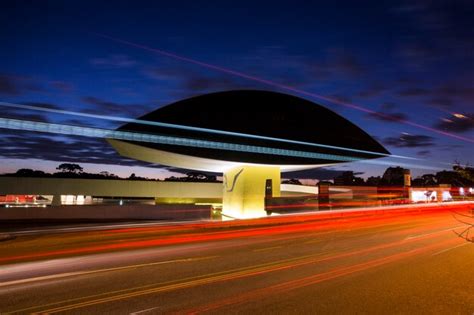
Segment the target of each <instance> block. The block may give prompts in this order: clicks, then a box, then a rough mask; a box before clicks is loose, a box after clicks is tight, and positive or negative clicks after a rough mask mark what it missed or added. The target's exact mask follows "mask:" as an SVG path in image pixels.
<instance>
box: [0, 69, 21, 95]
mask: <svg viewBox="0 0 474 315" xmlns="http://www.w3.org/2000/svg"><path fill="white" fill-rule="evenodd" d="M0 94H5V95H18V94H20V89H19V87H18V86H17V84H16V81H15V80H14V78H13V77H11V76H8V75H5V74H0Z"/></svg>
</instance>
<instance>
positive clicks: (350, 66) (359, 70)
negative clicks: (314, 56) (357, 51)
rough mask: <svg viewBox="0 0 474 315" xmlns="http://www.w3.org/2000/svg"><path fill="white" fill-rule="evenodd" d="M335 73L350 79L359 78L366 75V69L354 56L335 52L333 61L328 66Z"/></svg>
mask: <svg viewBox="0 0 474 315" xmlns="http://www.w3.org/2000/svg"><path fill="white" fill-rule="evenodd" d="M330 67H332V68H334V70H335V71H336V72H335V73H338V74H340V73H342V74H345V75H348V76H352V77H360V76H362V75H365V74H366V73H367V68H366V67H365V66H364V65H363V64H362V63H361V62H360V61H359V60H358V58H357V57H356V56H355V55H354V54H350V53H348V52H343V51H339V52H338V51H336V54H335V56H334V61H332V63H331V64H330Z"/></svg>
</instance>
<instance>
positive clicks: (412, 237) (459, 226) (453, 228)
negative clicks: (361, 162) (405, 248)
mask: <svg viewBox="0 0 474 315" xmlns="http://www.w3.org/2000/svg"><path fill="white" fill-rule="evenodd" d="M461 227H465V225H457V226H453V227H450V228H447V229H444V230H439V231H434V232H430V233H425V234H418V235H411V236H407V237H406V238H405V240H411V239H414V238H419V237H424V236H429V235H433V234H438V233H441V232H446V231H452V230H455V229H458V228H461Z"/></svg>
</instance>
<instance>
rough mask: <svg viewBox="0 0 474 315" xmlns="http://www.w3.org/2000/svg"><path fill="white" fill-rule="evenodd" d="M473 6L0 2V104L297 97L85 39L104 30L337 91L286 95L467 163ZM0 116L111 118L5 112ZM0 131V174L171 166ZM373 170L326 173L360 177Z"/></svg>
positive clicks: (160, 171) (83, 108) (404, 146)
mask: <svg viewBox="0 0 474 315" xmlns="http://www.w3.org/2000/svg"><path fill="white" fill-rule="evenodd" d="M473 11H474V5H473V4H471V3H470V1H407V2H403V1H399V2H396V3H395V2H393V1H357V2H356V1H330V2H328V1H324V2H323V1H321V2H319V1H314V2H312V3H308V2H307V1H301V2H298V1H286V2H285V1H281V2H278V1H268V2H265V1H252V2H246V1H239V2H226V1H220V2H218V3H211V2H199V1H192V2H186V1H182V2H180V3H179V5H178V4H173V2H161V1H155V2H149V1H103V2H98V1H3V2H2V3H1V4H0V42H1V43H2V49H1V50H0V100H1V101H4V102H15V103H22V104H25V103H28V104H38V105H40V106H47V107H54V108H59V109H66V110H72V111H77V112H85V113H98V114H103V115H115V116H122V117H131V118H133V117H138V116H140V115H141V114H144V113H146V112H149V111H151V110H154V109H156V108H158V107H160V106H164V105H167V104H169V103H171V102H174V101H177V100H180V99H182V98H185V97H189V96H193V95H198V94H202V93H207V92H213V91H221V90H229V89H242V88H243V89H269V90H278V91H281V92H287V93H290V94H295V95H298V93H296V92H295V91H294V90H293V91H291V90H290V91H288V90H286V91H285V90H284V89H283V90H282V89H281V88H278V87H276V86H272V85H267V84H263V83H261V82H257V81H253V80H248V79H244V78H241V77H236V76H233V75H231V74H229V73H226V72H222V71H216V70H215V69H211V68H209V67H203V66H200V65H196V64H193V63H189V62H186V61H183V60H178V59H176V58H172V57H169V56H165V55H163V54H158V53H154V52H151V51H148V50H145V49H141V48H138V47H136V46H132V45H127V44H123V43H119V42H117V41H114V40H111V39H108V38H104V37H102V36H100V35H98V34H106V35H108V36H111V37H113V38H116V39H120V40H125V41H128V42H132V43H136V44H140V45H144V46H147V47H152V48H156V49H160V50H164V51H167V52H171V53H174V54H177V55H180V56H185V57H187V58H190V59H193V60H198V61H202V62H205V63H209V64H212V65H217V66H219V67H222V68H225V69H231V70H234V71H239V72H242V73H245V74H248V75H251V76H254V77H257V78H262V79H265V80H270V81H272V82H275V83H277V84H280V85H285V86H289V87H292V88H295V89H297V90H301V91H305V92H308V93H311V94H314V95H321V96H324V97H329V98H332V99H336V100H337V101H336V102H329V101H327V100H322V99H319V98H317V97H311V96H308V95H309V94H306V95H299V96H301V97H304V98H307V99H310V100H312V101H314V102H317V103H319V104H321V105H324V106H326V107H328V108H330V109H332V110H333V111H335V112H337V113H339V114H341V115H342V116H344V117H346V118H348V119H350V120H351V121H353V122H354V123H356V124H357V125H359V126H361V127H362V128H363V129H364V130H366V131H367V132H368V133H369V134H371V135H373V136H374V137H376V139H378V140H379V141H380V142H381V143H383V144H384V145H385V146H386V147H387V148H388V149H389V150H390V151H391V152H392V153H393V154H399V155H407V156H413V157H417V158H419V159H421V160H420V161H419V162H418V164H419V165H422V166H426V167H441V166H440V165H446V168H449V165H448V164H438V162H443V163H452V162H454V161H459V162H461V163H463V164H466V163H470V164H473V163H474V158H473V156H474V154H473V153H474V149H473V147H474V146H473V142H474V117H473V115H474V106H473V102H474V86H473V82H474V80H473V79H474V54H473V51H474V49H473V48H474V42H473V41H472V38H473V35H474V34H473V33H474V22H473V21H472V19H471V17H472V14H473V13H474V12H473ZM5 48H6V49H5ZM341 103H345V104H353V105H357V106H361V107H363V108H365V109H369V110H371V111H375V112H380V113H383V114H384V115H385V116H383V117H381V116H377V115H373V114H368V113H367V112H364V111H360V110H356V109H354V108H352V107H350V106H344V105H341ZM262 106H268V105H262ZM0 113H1V114H0V116H2V117H16V118H18V117H19V118H23V119H32V120H39V121H48V122H58V123H70V124H77V125H88V126H97V127H106V128H115V127H117V126H118V124H117V123H111V122H106V121H103V120H91V119H85V118H78V117H71V116H65V115H51V114H45V113H41V112H33V111H29V112H26V111H19V110H12V109H7V108H1V112H0ZM407 121H408V122H409V123H407ZM301 123H302V124H304V123H311V121H310V118H307V117H302V121H301ZM415 125H417V126H415ZM433 129H434V130H433ZM0 133H1V135H2V137H1V140H0V141H1V144H2V152H0V159H1V160H2V161H3V163H2V164H1V165H0V172H9V171H12V170H14V169H16V168H19V167H27V168H34V169H43V170H47V171H51V170H52V168H54V165H57V164H58V163H59V162H62V161H75V162H77V163H80V164H81V165H84V166H86V169H88V170H90V171H99V170H107V171H109V172H113V173H116V174H119V175H124V176H128V175H129V174H130V173H132V172H135V173H137V174H140V175H143V176H151V177H154V176H159V177H165V176H168V175H170V174H171V173H170V170H169V169H168V168H166V167H163V166H157V165H153V166H152V165H149V164H146V163H141V162H140V163H139V162H135V161H130V160H127V159H123V158H121V157H119V156H118V155H117V154H116V153H114V151H113V150H112V149H111V148H110V147H109V146H108V144H107V143H106V142H105V141H103V140H100V139H84V138H79V137H63V136H51V135H46V134H43V135H41V134H32V133H27V132H15V131H7V130H0ZM395 165H396V163H394V166H395ZM386 167H387V166H386V165H384V166H380V165H367V164H354V165H347V166H343V167H338V169H353V170H356V171H360V172H364V176H370V175H377V174H381V173H382V172H383V170H384V169H385V168H386ZM412 171H413V172H414V173H415V174H423V173H429V172H432V170H429V169H422V168H419V169H415V168H413V169H412ZM312 176H316V175H312Z"/></svg>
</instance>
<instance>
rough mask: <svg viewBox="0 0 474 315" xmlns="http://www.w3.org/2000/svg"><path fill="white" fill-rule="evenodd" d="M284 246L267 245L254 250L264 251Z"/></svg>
mask: <svg viewBox="0 0 474 315" xmlns="http://www.w3.org/2000/svg"><path fill="white" fill-rule="evenodd" d="M282 247H283V246H272V247H265V248H257V249H254V250H253V252H263V251H267V250H272V249H277V248H282Z"/></svg>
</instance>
